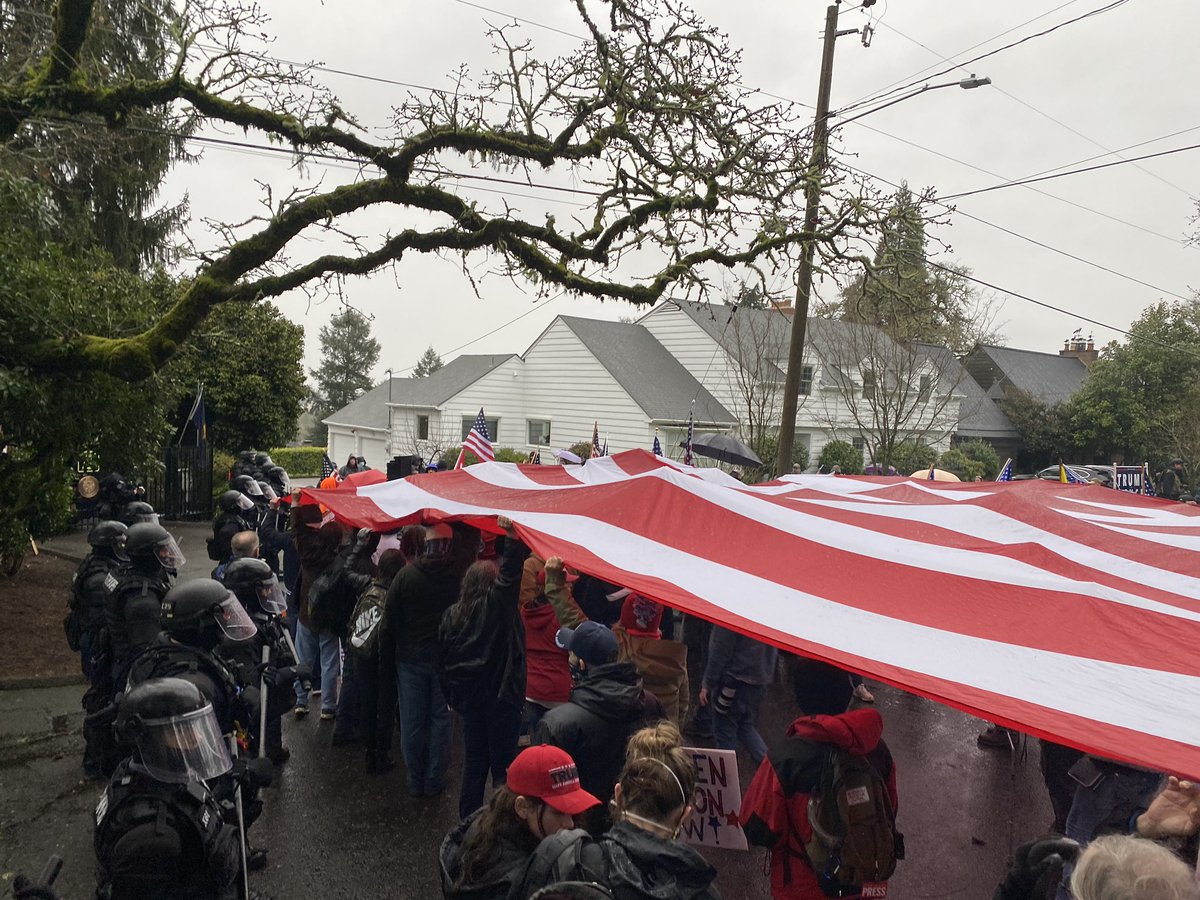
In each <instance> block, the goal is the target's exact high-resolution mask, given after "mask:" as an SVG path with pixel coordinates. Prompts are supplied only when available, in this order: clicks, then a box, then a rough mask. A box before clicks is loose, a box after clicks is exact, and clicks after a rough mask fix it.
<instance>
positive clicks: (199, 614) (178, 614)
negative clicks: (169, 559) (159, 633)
mask: <svg viewBox="0 0 1200 900" xmlns="http://www.w3.org/2000/svg"><path fill="white" fill-rule="evenodd" d="M162 627H163V630H164V631H166V632H167V633H168V634H170V635H172V636H173V637H177V638H179V639H181V640H183V642H184V643H193V642H197V641H198V643H200V644H203V645H204V646H206V647H214V646H216V643H217V640H218V637H217V634H216V629H217V628H219V629H220V630H221V633H222V634H224V635H225V637H227V638H229V639H230V640H233V641H245V640H249V639H250V638H252V637H254V635H255V634H256V633H257V632H258V629H257V628H256V627H255V625H254V621H253V620H252V619H251V618H250V616H249V615H247V614H246V610H245V609H243V608H242V604H241V603H239V602H238V599H237V597H235V596H234V595H233V594H232V593H230V590H229V588H227V587H226V586H225V585H223V584H221V582H219V581H213V580H212V579H211V578H198V579H196V580H195V581H188V582H186V583H184V584H177V585H175V586H174V587H173V588H171V589H170V590H169V591H167V595H166V596H165V597H163V601H162Z"/></svg>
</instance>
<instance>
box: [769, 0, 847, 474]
mask: <svg viewBox="0 0 1200 900" xmlns="http://www.w3.org/2000/svg"><path fill="white" fill-rule="evenodd" d="M837 23H838V4H837V3H836V2H835V3H833V4H831V5H830V7H829V8H828V9H826V10H825V46H824V49H823V50H822V52H821V82H820V85H819V86H818V88H817V112H816V116H815V117H814V119H813V148H812V157H811V158H810V160H809V164H808V185H807V186H806V188H805V192H804V194H805V198H804V199H805V204H804V228H805V230H806V231H808V233H809V234H810V235H814V236H815V235H816V233H817V228H818V227H819V226H820V210H821V179H822V178H823V177H824V174H825V160H826V155H827V154H828V150H829V89H830V84H831V83H832V82H833V48H834V45H835V44H836V43H837V38H838V30H837ZM815 251H816V242H815V240H814V237H810V238H809V239H808V240H807V241H805V242H804V251H803V253H802V255H801V257H800V269H799V271H798V272H797V273H796V308H795V310H794V312H793V314H792V337H791V342H790V343H789V345H788V365H787V377H786V378H785V379H784V382H783V414H782V419H781V421H780V424H779V449H778V453H777V455H776V457H775V473H776V474H777V475H787V474H790V473H791V471H792V446H793V445H794V443H795V440H796V408H797V406H798V400H799V395H800V375H801V374H802V373H803V371H804V337H805V331H806V330H807V327H808V301H809V297H810V295H811V294H812V267H813V253H814V252H815Z"/></svg>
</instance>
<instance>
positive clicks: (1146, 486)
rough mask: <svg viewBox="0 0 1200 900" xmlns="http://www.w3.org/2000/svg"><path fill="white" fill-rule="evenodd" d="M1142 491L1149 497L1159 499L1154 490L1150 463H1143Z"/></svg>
mask: <svg viewBox="0 0 1200 900" xmlns="http://www.w3.org/2000/svg"><path fill="white" fill-rule="evenodd" d="M1142 491H1143V492H1145V494H1146V496H1147V497H1157V496H1158V493H1157V492H1156V491H1155V490H1154V479H1153V478H1152V477H1151V475H1150V463H1148V462H1147V463H1142Z"/></svg>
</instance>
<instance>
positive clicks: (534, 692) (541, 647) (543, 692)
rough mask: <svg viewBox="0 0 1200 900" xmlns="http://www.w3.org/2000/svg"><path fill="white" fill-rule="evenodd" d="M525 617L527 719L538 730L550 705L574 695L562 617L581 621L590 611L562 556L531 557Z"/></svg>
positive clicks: (524, 588)
mask: <svg viewBox="0 0 1200 900" xmlns="http://www.w3.org/2000/svg"><path fill="white" fill-rule="evenodd" d="M521 619H522V622H523V623H524V625H525V669H526V679H525V724H524V730H525V731H526V732H527V733H529V734H532V733H533V732H534V730H535V729H536V728H537V726H538V722H540V721H541V720H542V716H544V715H545V714H546V713H547V711H549V710H551V709H553V708H554V707H556V706H561V705H562V704H563V703H566V702H567V701H568V700H569V699H570V698H571V666H570V663H569V661H568V655H567V651H566V650H564V649H563V648H562V647H560V646H558V642H557V641H556V640H555V637H556V636H557V634H558V629H559V623H560V622H562V623H563V624H565V625H569V626H572V627H573V626H575V625H578V624H579V623H580V622H582V621H583V620H584V615H583V613H582V611H580V609H579V607H578V606H577V605H576V603H575V600H574V598H573V597H572V596H571V589H570V585H569V583H568V581H567V574H566V571H565V569H564V568H563V565H562V560H561V559H560V558H558V557H557V556H552V557H550V559H548V560H546V561H545V562H543V561H542V560H541V559H540V558H538V557H537V556H530V557H529V558H528V559H526V560H525V565H524V566H523V568H522V573H521Z"/></svg>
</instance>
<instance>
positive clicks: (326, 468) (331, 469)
mask: <svg viewBox="0 0 1200 900" xmlns="http://www.w3.org/2000/svg"><path fill="white" fill-rule="evenodd" d="M337 471H338V467H337V466H335V465H334V464H333V460H332V459H330V458H329V454H328V453H325V454H323V455H322V456H321V480H322V481H324V480H325V479H326V478H328V477H329V476H330V475H336V474H337Z"/></svg>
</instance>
